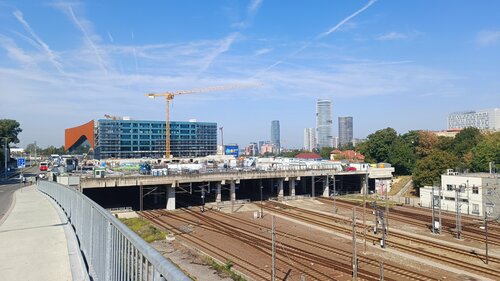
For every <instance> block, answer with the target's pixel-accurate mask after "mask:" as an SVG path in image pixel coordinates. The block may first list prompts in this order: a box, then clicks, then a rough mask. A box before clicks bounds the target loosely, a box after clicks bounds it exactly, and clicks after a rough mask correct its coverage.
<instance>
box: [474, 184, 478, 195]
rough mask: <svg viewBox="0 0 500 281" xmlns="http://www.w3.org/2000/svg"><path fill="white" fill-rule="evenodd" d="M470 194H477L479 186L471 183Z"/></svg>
mask: <svg viewBox="0 0 500 281" xmlns="http://www.w3.org/2000/svg"><path fill="white" fill-rule="evenodd" d="M472 194H479V187H477V186H475V185H473V186H472Z"/></svg>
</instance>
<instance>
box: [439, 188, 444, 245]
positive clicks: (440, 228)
mask: <svg viewBox="0 0 500 281" xmlns="http://www.w3.org/2000/svg"><path fill="white" fill-rule="evenodd" d="M442 196H443V190H442V188H441V185H439V235H441V233H442V226H441V223H442V222H441V197H442Z"/></svg>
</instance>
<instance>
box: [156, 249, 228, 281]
mask: <svg viewBox="0 0 500 281" xmlns="http://www.w3.org/2000/svg"><path fill="white" fill-rule="evenodd" d="M151 245H152V246H153V247H154V248H155V249H156V250H157V251H158V252H160V253H161V254H162V255H163V256H164V257H166V258H168V259H169V260H171V261H172V262H173V263H174V264H176V265H177V266H178V267H179V268H181V269H182V271H184V272H185V273H186V274H188V276H189V277H190V278H191V279H193V280H199V281H204V280H206V281H231V280H232V279H230V278H229V277H222V276H219V275H218V274H217V271H215V270H214V269H212V268H211V267H210V266H209V265H208V264H207V263H206V262H205V260H204V259H203V257H202V256H201V255H200V253H199V252H197V251H195V250H193V249H190V248H188V247H186V246H185V245H183V244H181V243H179V241H176V240H174V241H167V240H162V241H155V242H153V243H152V244H151Z"/></svg>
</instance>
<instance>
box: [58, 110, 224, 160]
mask: <svg viewBox="0 0 500 281" xmlns="http://www.w3.org/2000/svg"><path fill="white" fill-rule="evenodd" d="M165 127H166V123H165V121H146V120H130V119H129V118H110V119H100V120H97V121H94V120H92V121H90V122H88V123H86V124H83V125H81V126H78V127H73V128H69V129H66V130H65V141H64V143H65V146H64V148H65V149H66V150H70V151H71V150H72V149H74V148H76V147H78V146H80V145H82V144H83V143H84V142H85V141H88V142H89V144H90V147H91V148H92V149H93V150H94V158H96V159H106V158H141V157H153V158H161V157H163V156H164V155H165V150H166V146H165V135H166V133H165ZM170 150H171V151H170V154H171V155H172V156H174V157H200V156H207V155H211V154H216V152H217V123H212V122H196V121H189V122H178V121H172V122H170Z"/></svg>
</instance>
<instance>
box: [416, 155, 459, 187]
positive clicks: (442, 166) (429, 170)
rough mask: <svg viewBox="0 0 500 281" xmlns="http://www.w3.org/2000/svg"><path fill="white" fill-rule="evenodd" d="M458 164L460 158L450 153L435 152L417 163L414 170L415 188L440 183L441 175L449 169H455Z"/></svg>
mask: <svg viewBox="0 0 500 281" xmlns="http://www.w3.org/2000/svg"><path fill="white" fill-rule="evenodd" d="M457 163H458V158H457V157H456V156H455V155H453V154H451V153H448V152H445V151H440V150H435V151H434V152H432V153H431V154H430V155H428V156H426V157H424V158H422V159H420V160H418V161H417V164H416V166H415V169H414V170H413V182H414V184H415V186H417V187H421V186H424V185H432V184H433V183H434V182H435V181H440V179H441V175H442V174H444V173H445V172H446V170H447V169H453V168H455V167H456V165H457Z"/></svg>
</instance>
